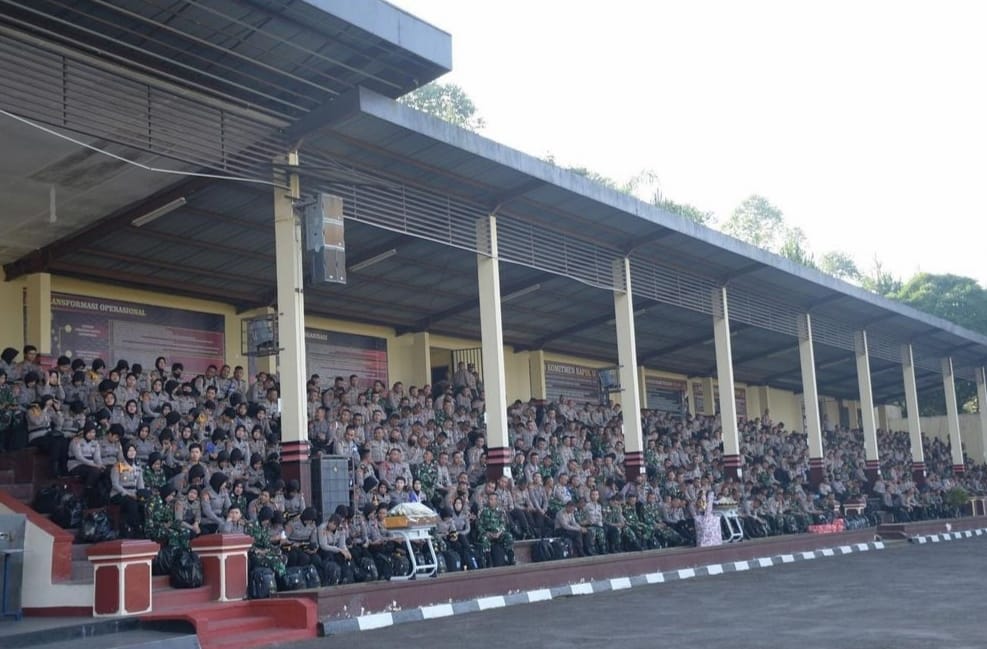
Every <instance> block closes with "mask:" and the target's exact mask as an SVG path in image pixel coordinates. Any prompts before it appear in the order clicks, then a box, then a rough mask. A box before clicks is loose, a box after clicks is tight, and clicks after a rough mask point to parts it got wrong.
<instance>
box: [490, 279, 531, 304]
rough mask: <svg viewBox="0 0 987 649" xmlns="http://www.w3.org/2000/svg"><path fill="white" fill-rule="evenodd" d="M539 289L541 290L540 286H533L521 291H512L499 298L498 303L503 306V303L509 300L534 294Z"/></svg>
mask: <svg viewBox="0 0 987 649" xmlns="http://www.w3.org/2000/svg"><path fill="white" fill-rule="evenodd" d="M540 288H541V284H534V285H533V286H527V287H525V288H522V289H521V290H518V291H514V292H513V293H508V294H507V295H505V296H504V297H502V298H500V302H501V304H503V303H504V302H510V301H511V300H516V299H518V298H519V297H522V296H524V295H527V294H528V293H534V292H535V291H537V290H538V289H540Z"/></svg>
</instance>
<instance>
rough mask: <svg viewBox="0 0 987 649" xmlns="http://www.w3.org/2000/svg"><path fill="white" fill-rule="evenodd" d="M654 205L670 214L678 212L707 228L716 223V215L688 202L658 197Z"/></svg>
mask: <svg viewBox="0 0 987 649" xmlns="http://www.w3.org/2000/svg"><path fill="white" fill-rule="evenodd" d="M654 205H655V206H657V207H660V208H662V209H663V210H665V211H668V212H671V213H672V214H678V215H679V216H681V217H683V218H686V219H689V220H690V221H693V222H695V223H698V224H699V225H705V226H706V227H707V228H711V227H713V226H714V225H716V215H715V214H713V213H712V212H704V211H702V210H701V209H699V208H698V207H696V206H694V205H689V204H688V203H676V202H675V201H673V200H671V199H668V198H660V197H659V198H658V200H656V201H654Z"/></svg>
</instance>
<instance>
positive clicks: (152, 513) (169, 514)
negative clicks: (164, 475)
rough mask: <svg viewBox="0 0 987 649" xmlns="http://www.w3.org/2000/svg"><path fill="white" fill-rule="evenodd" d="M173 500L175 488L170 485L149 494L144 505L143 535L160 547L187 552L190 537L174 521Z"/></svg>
mask: <svg viewBox="0 0 987 649" xmlns="http://www.w3.org/2000/svg"><path fill="white" fill-rule="evenodd" d="M174 500H175V488H174V487H172V486H171V485H165V486H162V487H160V488H159V489H156V490H154V491H152V492H151V496H150V498H148V500H147V503H146V504H145V505H144V535H145V536H146V537H147V538H149V539H151V540H152V541H155V542H157V543H160V544H161V545H164V546H167V547H170V548H180V549H183V550H188V549H189V548H190V545H189V542H190V540H191V538H192V536H191V533H190V532H189V530H188V529H186V528H185V527H183V526H182V525H181V524H180V523H179V522H178V521H176V520H175V508H174V506H173V503H174Z"/></svg>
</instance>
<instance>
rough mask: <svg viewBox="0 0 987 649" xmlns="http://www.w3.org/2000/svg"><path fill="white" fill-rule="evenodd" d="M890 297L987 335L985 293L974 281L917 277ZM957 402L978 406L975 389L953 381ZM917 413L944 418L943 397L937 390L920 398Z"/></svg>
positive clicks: (969, 408)
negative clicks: (942, 416)
mask: <svg viewBox="0 0 987 649" xmlns="http://www.w3.org/2000/svg"><path fill="white" fill-rule="evenodd" d="M898 284H899V288H898V290H897V291H896V292H895V293H894V294H893V295H892V297H893V298H894V299H897V300H899V301H901V302H903V303H905V304H907V305H909V306H912V307H915V308H916V309H919V310H920V311H924V312H926V313H928V314H931V315H934V316H939V317H940V318H944V319H946V320H949V321H950V322H955V323H956V324H958V325H960V326H961V327H966V328H967V329H970V330H972V331H976V332H979V333H982V334H987V291H985V290H984V289H983V287H981V286H980V284H978V283H977V281H976V280H975V279H971V278H969V277H962V276H960V275H934V274H931V273H918V274H917V275H915V276H914V277H912V278H911V279H910V280H908V282H907V283H905V284H904V285H901V282H898ZM956 401H957V403H958V404H959V405H960V408H962V409H964V410H967V411H968V412H970V411H972V409H973V407H974V406H975V405H977V386H976V384H974V383H973V382H971V381H966V380H963V379H958V380H957V381H956ZM919 403H920V405H919V413H920V414H922V415H943V414H945V413H946V397H945V395H944V393H943V388H942V387H940V386H936V387H934V388H930V389H928V390H924V391H923V392H922V394H920V395H919Z"/></svg>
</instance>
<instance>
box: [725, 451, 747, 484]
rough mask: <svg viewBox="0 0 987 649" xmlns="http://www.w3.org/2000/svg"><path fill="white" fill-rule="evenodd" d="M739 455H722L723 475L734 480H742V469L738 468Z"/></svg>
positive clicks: (739, 463) (739, 464)
mask: <svg viewBox="0 0 987 649" xmlns="http://www.w3.org/2000/svg"><path fill="white" fill-rule="evenodd" d="M740 466H741V462H740V456H739V455H724V456H723V475H724V477H727V478H732V479H734V480H742V479H743V477H744V475H743V474H744V471H743V469H741V468H740Z"/></svg>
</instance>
